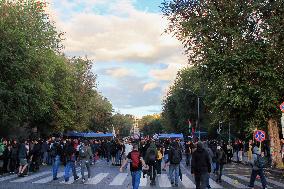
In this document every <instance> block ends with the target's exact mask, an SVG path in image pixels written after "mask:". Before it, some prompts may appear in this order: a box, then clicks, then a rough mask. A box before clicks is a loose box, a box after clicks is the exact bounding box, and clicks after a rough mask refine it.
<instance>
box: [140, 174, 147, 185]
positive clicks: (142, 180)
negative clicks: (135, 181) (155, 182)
mask: <svg viewBox="0 0 284 189" xmlns="http://www.w3.org/2000/svg"><path fill="white" fill-rule="evenodd" d="M139 186H147V176H146V175H145V178H143V173H142V174H141V178H140V184H139Z"/></svg>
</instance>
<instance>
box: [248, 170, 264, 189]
mask: <svg viewBox="0 0 284 189" xmlns="http://www.w3.org/2000/svg"><path fill="white" fill-rule="evenodd" d="M257 175H259V176H260V180H261V184H262V188H265V187H266V185H267V182H266V179H265V176H264V172H263V169H259V170H252V172H251V176H250V182H249V185H250V187H253V186H254V181H255V179H256V176H257Z"/></svg>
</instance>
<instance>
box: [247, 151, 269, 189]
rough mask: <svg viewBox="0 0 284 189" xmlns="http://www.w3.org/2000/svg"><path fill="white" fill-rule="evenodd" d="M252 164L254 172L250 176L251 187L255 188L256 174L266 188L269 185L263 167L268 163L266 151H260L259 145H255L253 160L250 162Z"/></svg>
mask: <svg viewBox="0 0 284 189" xmlns="http://www.w3.org/2000/svg"><path fill="white" fill-rule="evenodd" d="M250 164H251V166H252V172H251V176H250V183H249V187H251V188H254V182H255V179H256V176H257V175H259V176H260V180H261V184H262V188H263V189H265V188H266V186H267V182H266V179H265V175H264V172H263V168H264V167H265V165H266V161H265V159H264V152H260V149H259V147H258V146H255V147H254V148H253V154H252V161H251V162H250Z"/></svg>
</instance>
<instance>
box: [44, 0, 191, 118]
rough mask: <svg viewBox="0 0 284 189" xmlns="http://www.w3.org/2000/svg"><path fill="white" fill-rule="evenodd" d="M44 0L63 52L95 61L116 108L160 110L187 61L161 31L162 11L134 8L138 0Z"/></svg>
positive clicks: (102, 84) (105, 92)
mask: <svg viewBox="0 0 284 189" xmlns="http://www.w3.org/2000/svg"><path fill="white" fill-rule="evenodd" d="M48 1H50V4H51V7H49V9H48V11H49V13H50V15H51V18H52V20H53V21H55V24H56V27H57V28H58V30H59V31H63V32H66V34H65V38H66V40H65V41H64V42H63V43H64V45H65V50H64V53H65V54H66V55H69V56H84V55H87V56H88V58H89V59H92V60H94V62H95V64H96V66H95V67H96V69H97V70H98V80H99V81H98V83H99V85H100V87H99V88H100V89H99V90H100V91H101V92H102V93H103V95H104V96H106V97H107V98H108V99H110V100H111V101H112V103H113V105H114V107H115V108H117V109H122V110H124V111H125V112H128V111H129V113H131V111H134V112H133V113H134V114H141V113H139V112H138V110H141V111H148V112H151V111H154V112H155V113H157V112H158V111H160V110H161V99H162V96H163V95H164V94H165V91H166V90H167V88H168V87H167V86H168V84H169V83H171V82H172V81H173V80H174V78H175V77H176V73H177V71H178V70H179V69H180V68H182V67H184V66H186V63H187V61H186V60H187V58H186V56H185V55H183V54H182V52H183V48H182V45H181V44H180V42H179V41H178V40H177V39H175V38H173V37H172V36H171V35H167V34H164V29H165V28H166V27H167V21H166V20H165V19H163V18H162V15H161V14H159V13H153V12H152V13H150V12H145V11H144V10H138V9H137V7H135V6H134V5H135V3H138V1H136V0H48ZM161 1H162V0H161ZM129 64H131V65H134V66H129ZM106 65H107V66H106ZM141 65H142V66H141ZM146 65H147V66H146ZM161 65H162V66H161ZM142 67H143V68H142Z"/></svg>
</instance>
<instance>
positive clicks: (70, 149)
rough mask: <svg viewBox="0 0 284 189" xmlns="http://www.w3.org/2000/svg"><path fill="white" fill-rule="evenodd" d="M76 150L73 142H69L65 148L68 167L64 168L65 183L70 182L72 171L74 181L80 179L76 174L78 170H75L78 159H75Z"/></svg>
mask: <svg viewBox="0 0 284 189" xmlns="http://www.w3.org/2000/svg"><path fill="white" fill-rule="evenodd" d="M75 153H76V149H75V147H74V142H73V141H72V142H71V141H67V143H66V146H65V147H64V154H65V158H66V165H65V168H64V180H65V182H68V181H69V172H70V169H71V170H72V172H73V176H74V180H77V179H78V178H79V177H78V176H77V173H76V168H75V162H76V157H75Z"/></svg>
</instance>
